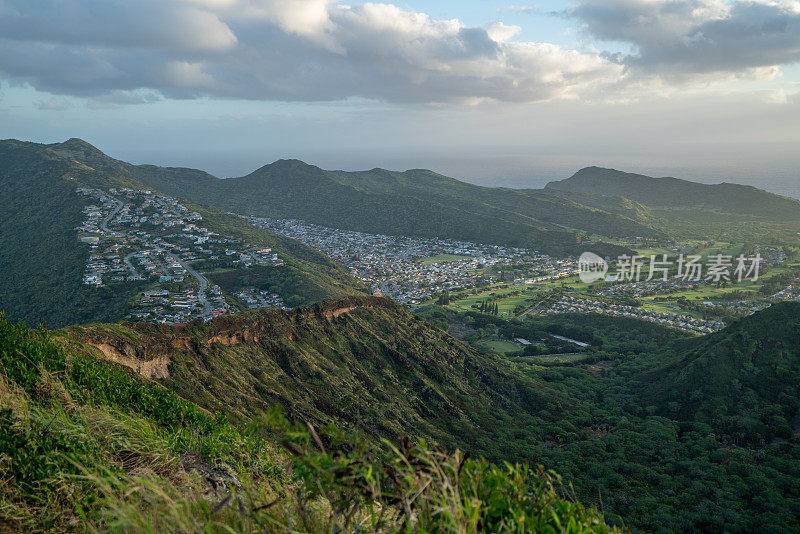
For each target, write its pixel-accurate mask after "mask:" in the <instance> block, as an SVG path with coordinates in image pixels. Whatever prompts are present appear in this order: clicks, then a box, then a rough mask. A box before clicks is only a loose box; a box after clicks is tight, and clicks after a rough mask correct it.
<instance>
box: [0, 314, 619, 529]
mask: <svg viewBox="0 0 800 534" xmlns="http://www.w3.org/2000/svg"><path fill="white" fill-rule="evenodd" d="M79 349H80V348H79V347H74V346H72V347H69V348H68V347H66V346H65V345H64V344H63V343H62V342H61V341H58V340H55V339H53V338H52V337H50V335H49V334H48V333H47V332H45V331H43V330H37V331H29V330H27V329H26V328H25V327H24V326H22V325H12V324H10V323H8V322H7V321H6V319H5V317H4V316H3V315H2V314H0V528H3V529H6V528H8V529H11V530H23V531H28V532H45V531H47V532H59V531H74V530H77V531H121V532H259V531H264V532H400V531H405V532H412V531H415V532H459V533H472V532H474V533H477V532H575V533H579V532H614V531H615V530H614V529H611V528H610V527H608V526H607V525H606V524H605V523H604V522H603V518H602V516H601V515H600V514H599V513H598V512H597V511H596V510H593V509H586V508H584V507H583V506H582V505H581V504H579V503H577V502H575V500H574V499H572V498H571V497H570V495H571V492H569V491H566V490H565V489H564V488H563V487H562V486H561V484H560V479H559V478H558V476H557V475H555V474H554V473H551V472H547V471H545V470H544V469H542V468H541V467H538V468H529V467H528V466H526V465H522V464H515V465H511V464H505V465H503V466H498V465H494V464H491V463H489V462H487V461H485V460H482V459H477V460H473V459H470V458H469V457H468V455H467V454H462V453H461V452H459V451H456V452H455V453H452V454H450V453H447V452H445V451H441V450H439V449H437V448H436V447H430V446H428V445H426V444H425V443H422V442H420V443H417V444H412V442H410V441H408V440H404V441H403V442H402V443H401V444H400V445H399V446H393V445H392V444H390V443H388V442H384V443H382V444H375V443H369V442H365V441H364V440H363V438H358V437H357V436H355V437H354V436H351V435H348V434H346V433H344V432H343V431H341V430H339V429H336V428H333V427H331V428H326V429H324V431H319V432H318V431H317V430H315V429H314V428H313V427H311V426H307V427H304V426H298V425H292V424H290V423H289V422H287V421H286V420H285V419H283V418H282V417H280V416H278V415H276V416H274V417H272V418H271V420H270V421H258V422H253V423H251V424H249V425H246V426H234V425H231V424H229V423H227V422H226V421H225V420H224V418H221V417H218V416H214V415H213V414H209V413H207V412H205V411H203V410H201V409H200V408H198V407H197V406H196V405H194V404H192V403H189V402H187V401H185V400H183V399H181V398H179V397H177V396H176V395H175V394H174V393H172V392H170V391H168V390H166V389H164V388H163V387H162V386H161V385H159V384H157V383H154V382H150V381H146V380H143V379H141V378H140V377H138V376H137V375H134V374H132V373H131V372H128V371H127V370H125V369H122V368H119V367H116V366H113V365H109V364H107V363H105V362H101V361H99V360H96V359H94V358H93V357H91V356H89V355H88V354H85V353H81V352H80V350H79Z"/></svg>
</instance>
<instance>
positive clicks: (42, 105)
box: [34, 97, 71, 111]
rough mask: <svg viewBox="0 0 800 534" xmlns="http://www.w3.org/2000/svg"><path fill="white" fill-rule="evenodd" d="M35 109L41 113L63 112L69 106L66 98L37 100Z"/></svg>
mask: <svg viewBox="0 0 800 534" xmlns="http://www.w3.org/2000/svg"><path fill="white" fill-rule="evenodd" d="M34 105H35V106H36V109H40V110H43V111H64V110H65V109H69V108H70V106H71V104H70V102H69V100H67V99H66V98H56V97H52V98H49V99H47V100H39V101H38V102H36V103H35V104H34Z"/></svg>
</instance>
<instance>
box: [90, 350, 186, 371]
mask: <svg viewBox="0 0 800 534" xmlns="http://www.w3.org/2000/svg"><path fill="white" fill-rule="evenodd" d="M89 344H90V345H92V346H94V347H96V348H97V349H99V350H100V352H102V353H103V354H104V355H105V357H106V359H108V360H111V361H112V362H116V363H119V364H122V365H124V366H126V367H130V368H131V369H133V370H134V371H136V372H137V373H139V374H140V375H142V376H146V377H147V378H167V377H168V376H169V364H170V357H169V356H168V355H167V354H162V355H159V356H156V357H155V358H152V359H142V358H140V357H139V356H138V355H137V354H136V351H132V353H128V352H124V351H125V350H126V349H128V348H130V347H131V346H130V345H128V346H125V347H123V349H122V350H120V349H119V348H117V347H115V346H114V345H111V344H109V343H89Z"/></svg>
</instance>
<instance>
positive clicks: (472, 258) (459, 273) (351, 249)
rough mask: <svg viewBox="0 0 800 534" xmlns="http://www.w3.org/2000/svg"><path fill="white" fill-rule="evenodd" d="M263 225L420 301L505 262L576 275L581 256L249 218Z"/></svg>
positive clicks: (495, 275)
mask: <svg viewBox="0 0 800 534" xmlns="http://www.w3.org/2000/svg"><path fill="white" fill-rule="evenodd" d="M244 218H245V219H246V220H247V221H248V222H250V223H251V224H253V225H254V226H257V227H259V228H266V229H268V230H270V231H272V232H274V233H276V234H278V235H283V236H286V237H291V238H292V239H297V240H298V241H301V242H303V243H305V244H306V245H309V246H312V247H314V248H316V249H318V250H320V251H321V252H323V253H324V254H326V255H327V256H329V257H330V258H332V259H333V260H335V261H338V262H339V263H342V264H343V265H346V266H348V267H349V268H350V270H351V272H352V274H353V275H354V276H355V277H357V278H359V279H361V280H363V281H364V282H366V283H367V284H369V285H370V286H371V287H372V290H373V292H374V293H375V294H378V295H386V296H389V297H391V298H392V299H394V300H396V301H398V302H401V303H404V304H409V305H417V304H420V303H423V302H425V301H427V300H429V299H431V298H432V297H433V296H434V295H437V294H439V293H441V292H444V291H453V290H458V289H468V288H471V287H475V286H478V285H486V284H492V283H494V282H496V281H498V280H499V279H500V278H501V276H503V274H502V273H503V268H502V266H508V265H513V264H525V265H529V266H530V265H533V267H532V268H531V269H530V270H532V271H534V272H537V273H538V275H537V276H536V277H534V278H528V279H526V280H523V279H519V280H517V281H518V282H519V283H525V282H526V281H527V282H528V283H533V282H545V281H548V280H557V279H561V278H566V277H569V276H572V275H574V274H575V273H576V272H577V260H575V259H560V260H559V259H554V258H551V257H549V256H547V255H545V254H541V253H539V252H537V251H533V250H528V249H522V248H511V247H502V246H495V245H481V244H477V243H470V242H465V241H454V240H447V239H438V238H419V237H407V236H389V235H380V234H367V233H363V232H354V231H348V230H340V229H336V228H328V227H323V226H317V225H314V224H309V223H305V222H303V221H298V220H290V219H267V218H258V217H244Z"/></svg>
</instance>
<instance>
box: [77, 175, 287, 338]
mask: <svg viewBox="0 0 800 534" xmlns="http://www.w3.org/2000/svg"><path fill="white" fill-rule="evenodd" d="M78 192H79V193H81V194H83V195H85V196H87V197H89V199H90V202H92V204H90V205H88V206H86V207H85V209H84V214H85V216H86V219H85V220H84V222H83V224H82V225H81V226H79V227H78V228H77V230H78V233H79V238H80V240H81V241H83V242H84V243H86V244H88V245H89V247H90V253H89V257H88V260H87V263H86V271H85V274H84V278H83V281H84V283H85V284H87V285H92V286H96V287H102V286H106V285H111V284H122V283H128V284H137V283H138V284H139V285H140V286H141V291H139V292H137V295H136V297H135V298H134V299H133V302H132V303H131V311H130V313H129V315H128V318H129V319H134V320H138V321H151V322H159V323H173V324H175V323H185V322H187V321H191V320H193V319H204V320H208V319H210V318H212V317H215V316H217V315H222V314H225V313H228V312H229V311H230V310H231V306H230V303H229V302H228V299H230V298H231V297H230V296H228V297H226V296H225V295H224V294H223V292H222V290H221V289H220V287H219V286H218V285H216V284H213V283H211V282H210V281H209V279H208V278H207V277H206V276H205V275H204V274H203V273H202V272H201V271H202V270H203V269H202V268H201V267H200V266H201V265H203V264H204V263H207V262H212V263H214V262H216V263H217V264H219V263H220V260H224V263H225V264H226V265H232V266H237V267H242V268H247V267H250V266H253V265H272V266H281V265H283V260H282V259H281V258H279V257H278V255H277V254H276V253H274V252H273V251H272V250H271V249H269V248H264V247H258V246H256V245H251V244H248V243H245V242H243V241H241V240H240V239H236V238H233V237H230V236H222V235H220V234H218V233H216V232H213V231H211V230H209V229H208V228H205V227H204V226H202V222H203V218H202V216H201V215H200V214H199V213H197V212H193V211H190V210H189V209H188V208H186V207H185V206H184V205H182V204H181V203H180V202H178V200H177V199H174V198H171V197H168V196H164V195H160V194H155V193H153V192H151V191H148V190H134V189H125V188H111V189H109V190H108V191H102V190H100V189H91V188H80V189H78ZM234 298H238V299H240V301H241V303H242V305H243V306H246V307H257V306H261V305H272V306H283V302H282V300H281V298H280V297H279V296H278V295H274V294H272V293H266V294H265V295H262V294H261V293H260V292H259V290H258V289H257V288H252V289H251V290H250V291H242V292H240V294H239V295H238V296H234Z"/></svg>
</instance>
